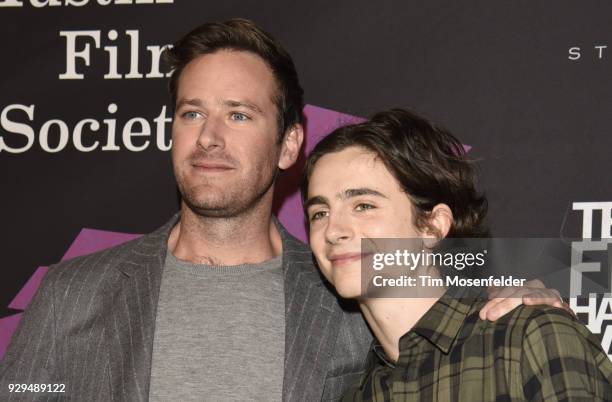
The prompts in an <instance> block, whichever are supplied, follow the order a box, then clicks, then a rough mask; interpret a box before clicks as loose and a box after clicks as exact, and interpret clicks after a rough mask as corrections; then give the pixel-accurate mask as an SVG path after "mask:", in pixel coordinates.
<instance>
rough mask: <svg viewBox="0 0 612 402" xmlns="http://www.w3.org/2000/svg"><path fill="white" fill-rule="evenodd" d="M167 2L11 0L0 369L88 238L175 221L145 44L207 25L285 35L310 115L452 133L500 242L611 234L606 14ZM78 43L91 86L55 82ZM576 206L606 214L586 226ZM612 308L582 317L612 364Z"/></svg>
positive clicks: (611, 61)
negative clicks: (14, 334) (317, 110)
mask: <svg viewBox="0 0 612 402" xmlns="http://www.w3.org/2000/svg"><path fill="white" fill-rule="evenodd" d="M169 1H171V0H167V1H166V2H161V1H158V2H157V3H158V4H155V3H154V1H153V0H150V1H149V2H150V3H153V4H115V3H132V2H131V1H130V0H123V1H122V0H114V1H112V0H110V1H109V0H73V1H72V2H71V1H70V0H46V1H42V0H0V43H1V44H2V48H1V54H2V56H1V60H2V62H1V63H0V82H1V86H0V112H1V113H2V116H1V117H2V121H1V123H2V124H1V125H0V180H1V181H0V183H1V190H0V213H1V214H2V215H1V221H0V222H1V224H2V230H1V236H2V238H1V242H0V244H1V250H2V270H1V271H0V319H1V320H0V341H2V342H4V343H1V342H0V354H1V353H3V348H4V347H5V343H6V339H7V337H8V336H9V335H10V332H11V331H12V328H13V327H14V324H15V323H16V319H18V317H19V316H18V313H19V310H20V309H19V308H9V307H8V306H9V304H11V302H12V301H13V302H14V298H15V297H16V295H18V293H19V291H20V290H21V289H22V288H23V287H24V285H25V284H26V283H27V281H28V280H29V279H30V277H31V276H32V274H33V273H34V272H35V271H36V270H37V268H38V267H39V266H48V265H50V264H52V263H54V262H57V261H59V260H60V259H62V257H63V256H64V254H65V253H66V250H67V249H68V248H69V246H70V245H71V244H72V242H73V240H74V239H75V237H76V236H77V235H78V234H79V233H80V232H81V229H83V228H94V229H99V230H104V231H113V232H124V233H146V232H149V231H151V230H153V229H155V228H156V227H157V226H159V225H160V224H161V223H163V222H164V221H165V220H166V219H167V218H168V217H169V216H170V215H171V214H173V213H174V212H175V211H176V210H177V207H178V201H177V194H176V190H175V185H174V181H173V177H172V172H171V165H170V158H169V153H168V152H167V151H166V150H164V149H165V148H166V147H167V145H168V141H169V136H170V124H169V123H166V124H163V123H162V124H158V123H156V122H155V121H154V119H156V118H158V121H159V120H160V119H162V118H164V117H165V116H164V115H163V113H162V112H163V111H164V110H165V114H166V115H167V116H168V117H170V111H169V109H168V108H167V103H168V96H167V93H166V80H165V79H164V78H156V77H155V76H156V75H162V74H157V73H156V68H155V67H156V63H154V62H153V63H152V61H151V58H152V55H153V54H154V53H155V48H152V49H151V50H149V49H147V46H153V47H155V46H163V45H165V44H168V43H171V42H173V41H174V40H176V39H177V38H178V37H179V36H181V35H182V34H183V33H185V32H186V31H188V30H190V29H191V28H193V27H195V26H196V25H199V24H200V23H202V22H205V21H216V20H224V19H227V18H230V17H234V16H242V17H246V18H250V19H253V20H254V21H255V22H256V23H258V24H259V25H261V26H262V27H264V28H265V29H266V30H268V31H269V32H271V33H272V34H273V35H275V36H276V37H277V38H279V39H280V40H281V42H282V43H283V44H284V45H285V47H286V48H287V49H288V50H289V51H290V53H291V54H292V55H293V57H294V61H295V63H296V65H297V68H298V71H299V73H300V77H301V81H302V84H303V87H304V88H305V90H306V101H307V103H308V104H310V105H315V106H318V107H322V108H326V109H330V110H334V111H338V112H341V113H345V114H349V115H354V116H367V115H369V114H371V113H372V112H374V111H376V110H380V109H383V108H387V107H391V106H408V107H412V108H414V109H416V110H418V111H420V112H422V113H424V114H426V115H427V116H429V117H431V118H432V119H433V120H435V121H438V122H440V123H442V124H444V125H445V126H447V127H449V128H450V129H451V130H452V131H453V132H454V133H455V134H456V135H457V136H458V137H459V138H460V139H461V140H462V141H463V142H464V143H465V144H469V145H470V146H472V150H471V151H470V152H471V155H472V156H473V157H476V158H478V159H479V160H480V161H481V169H482V186H483V188H484V189H485V190H486V193H487V195H488V197H489V201H490V205H491V207H490V220H491V226H492V228H493V233H494V234H495V235H497V236H508V237H537V236H550V237H553V236H559V234H560V233H562V234H563V235H566V236H576V237H580V238H582V237H594V238H600V237H604V238H606V237H607V238H609V237H612V236H611V235H610V227H609V224H610V219H611V218H610V215H611V206H612V204H611V203H612V186H611V180H610V173H609V171H610V167H611V163H610V157H611V156H612V137H611V135H610V128H609V127H610V120H611V116H612V98H611V95H612V79H610V75H611V74H612V25H611V24H610V16H611V15H612V3H610V2H607V1H586V2H575V1H553V0H547V1H533V0H530V1H513V2H502V1H497V2H494V1H490V0H487V1H484V0H482V1H464V2H453V1H428V2H416V1H396V2H372V1H368V0H351V1H333V2H329V1H309V2H291V3H287V2H283V1H266V2H262V1H244V0H241V1H234V0H224V1H218V2H212V1H195V0H193V1H187V0H175V1H174V2H169ZM106 2H110V3H111V4H109V5H101V4H100V3H106ZM19 3H21V4H22V5H21V6H17V5H18V4H19ZM75 3H76V4H82V5H81V6H75V5H71V4H75ZM162 3H165V4H162ZM11 5H13V6H11ZM113 30H114V31H116V39H114V40H113V38H114V36H113V32H111V31H113ZM77 31H82V32H80V33H78V32H77ZM126 31H128V32H126ZM109 32H110V36H109ZM77 35H78V36H77ZM96 35H99V42H98V44H97V46H96V43H95V42H96V41H95V40H94V37H95V36H96ZM136 35H137V36H138V38H137V41H136ZM70 37H76V39H75V50H76V51H81V50H83V49H84V48H85V46H89V52H88V53H89V63H88V64H89V65H86V63H85V60H84V59H82V58H79V57H76V58H75V59H74V60H75V63H76V64H75V72H76V73H77V74H82V75H83V79H60V77H61V76H62V75H66V73H69V70H70V69H69V64H70V60H72V58H71V55H70V51H69V50H70V49H69V47H70V43H69V42H70ZM135 43H137V44H138V49H136V48H135V47H134V44H135ZM608 44H610V46H611V48H610V49H608V48H607V46H608ZM105 47H107V49H106V50H105V49H104V48H105ZM113 47H114V48H116V50H113ZM134 49H135V50H134ZM114 52H116V56H117V57H116V59H117V63H116V69H115V70H116V73H117V74H120V75H124V76H125V75H126V74H128V73H129V72H130V69H131V68H132V69H134V67H135V68H136V70H138V71H133V73H135V74H136V75H138V74H142V75H143V76H144V77H143V78H125V77H124V78H121V79H105V78H104V75H105V74H106V75H113V74H109V73H111V72H112V71H111V70H113V69H114V68H113V61H112V57H110V56H109V55H111V54H113V53H114ZM135 55H137V56H138V63H135V61H134V56H135ZM131 59H132V60H131ZM132 64H134V65H132ZM162 71H164V70H162ZM146 74H149V75H152V76H153V77H148V78H147V77H146V76H145V75H146ZM114 75H116V74H114ZM110 104H114V105H116V109H117V110H116V112H114V113H111V112H109V105H110ZM164 107H166V109H164ZM111 109H113V107H112V106H111ZM160 115H161V117H158V116H160ZM137 117H140V118H144V119H145V120H146V121H147V122H148V123H146V124H145V125H150V132H151V134H150V136H149V137H146V138H145V137H144V136H140V137H138V136H134V137H132V142H133V144H134V146H139V145H144V144H145V141H149V145H148V146H147V147H146V149H144V150H143V151H130V150H129V149H127V148H126V146H125V144H124V141H123V138H122V130H123V127H124V126H125V125H126V123H127V122H128V120H130V119H134V118H137ZM86 118H91V119H93V120H95V121H97V122H98V123H99V125H100V127H99V129H98V130H97V131H93V130H92V128H93V127H92V126H91V125H89V126H87V125H86V126H85V129H84V130H83V135H82V138H83V146H86V147H89V146H93V145H94V143H95V141H98V142H99V144H98V146H97V149H94V150H92V151H89V152H83V151H79V150H78V149H77V148H76V147H75V145H74V142H73V136H72V134H73V132H74V127H75V125H76V124H77V123H78V122H79V121H81V120H83V119H86ZM52 119H56V120H60V121H61V122H57V121H55V122H51V123H48V124H47V125H46V126H48V127H47V128H49V127H50V128H49V130H46V128H45V122H47V121H49V120H52ZM103 120H115V121H116V122H115V124H116V127H117V129H116V131H117V132H116V139H115V140H116V141H115V142H116V145H117V147H119V148H120V149H119V150H115V151H111V150H105V149H104V146H105V144H106V143H107V128H108V125H109V124H113V123H112V122H109V123H108V124H107V123H104V122H103ZM90 123H91V122H90ZM142 123H143V122H142V121H141V120H138V121H135V122H132V123H131V124H132V131H133V132H137V131H142V130H145V131H146V129H145V128H143V127H142ZM19 124H20V125H19ZM24 124H26V125H27V126H24ZM88 124H89V123H88ZM93 124H95V123H93ZM62 125H65V126H66V129H67V137H66V138H67V140H68V141H67V143H66V146H65V147H63V149H61V150H59V151H58V152H47V151H45V150H44V148H43V146H41V141H42V143H46V142H48V144H47V145H48V147H49V148H51V149H54V148H62V147H59V145H61V143H60V138H61V134H60V131H61V130H60V127H61V126H62ZM159 127H161V128H162V129H164V130H165V132H164V133H162V134H163V135H161V136H159V135H158V132H157V130H158V128H159ZM41 129H42V130H41ZM28 130H31V134H30V135H31V137H32V138H31V139H32V140H33V143H32V144H31V146H28V140H29V138H28V134H24V133H26V132H28ZM44 131H48V136H47V135H44V134H43V133H42V132H44ZM19 133H21V134H19ZM45 137H48V140H45ZM158 141H159V142H161V144H160V145H159V146H158V144H157V142H158ZM26 148H27V149H26ZM107 148H112V147H108V146H107ZM160 148H161V149H160ZM19 149H21V150H22V151H20V152H16V151H17V150H19ZM577 202H587V203H596V204H592V205H591V207H592V208H593V209H594V213H592V214H591V219H589V216H587V215H589V214H583V212H582V211H581V210H580V208H582V207H580V206H579V205H574V203H577ZM295 219H296V221H299V218H295ZM589 223H592V225H591V229H592V230H591V231H589V230H587V229H588V226H589ZM602 234H603V236H602ZM604 265H605V264H604ZM602 269H603V268H602ZM608 276H610V275H608ZM22 296H23V295H22ZM611 302H612V301H611V299H610V298H607V299H603V301H600V302H599V303H598V305H597V306H595V305H594V304H593V305H589V307H588V308H586V307H585V308H584V311H585V312H586V311H591V317H590V319H589V318H588V317H587V315H586V314H585V315H583V316H581V317H582V318H584V319H585V320H587V319H589V321H588V322H589V324H590V329H591V330H592V331H594V332H596V333H599V334H600V336H602V337H603V343H604V347H605V348H606V349H607V352H608V353H609V354H612V349H610V344H611V343H612V326H608V325H607V323H608V322H612V312H611V311H610V303H611ZM13 307H15V305H13ZM2 317H4V319H2ZM11 317H12V318H11ZM608 327H609V328H608ZM606 328H608V329H607V332H606Z"/></svg>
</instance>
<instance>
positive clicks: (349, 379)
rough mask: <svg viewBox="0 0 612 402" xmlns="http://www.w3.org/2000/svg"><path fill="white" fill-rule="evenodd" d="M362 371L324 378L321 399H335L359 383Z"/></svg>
mask: <svg viewBox="0 0 612 402" xmlns="http://www.w3.org/2000/svg"><path fill="white" fill-rule="evenodd" d="M362 375H363V372H362V371H359V372H356V373H346V374H341V375H337V376H335V377H328V378H326V379H325V386H324V388H323V397H322V398H321V400H322V401H337V400H339V399H340V398H342V396H343V395H344V394H345V393H346V392H347V391H348V390H349V389H351V388H353V387H355V386H357V385H358V384H359V380H360V379H361V376H362Z"/></svg>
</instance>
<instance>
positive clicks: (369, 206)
mask: <svg viewBox="0 0 612 402" xmlns="http://www.w3.org/2000/svg"><path fill="white" fill-rule="evenodd" d="M374 208H376V207H375V206H374V205H372V204H366V203H365V202H362V203H361V204H357V206H356V207H355V210H356V211H366V210H368V209H374Z"/></svg>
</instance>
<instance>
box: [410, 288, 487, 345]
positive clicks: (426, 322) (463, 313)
mask: <svg viewBox="0 0 612 402" xmlns="http://www.w3.org/2000/svg"><path fill="white" fill-rule="evenodd" d="M479 297H483V295H482V290H480V289H471V288H467V287H463V288H459V287H450V288H449V289H447V291H446V292H445V293H444V295H442V297H440V299H438V301H436V302H435V303H434V305H433V306H431V308H430V309H429V310H427V312H426V313H425V315H423V317H421V319H420V320H419V321H418V322H417V323H416V324H415V326H414V327H413V328H412V329H411V330H410V331H408V332H407V333H406V334H404V335H403V336H402V337H401V338H400V341H399V348H400V354H401V353H402V350H404V349H405V348H406V347H410V346H412V345H409V344H410V343H412V342H410V339H409V338H410V337H409V336H408V335H409V334H410V333H411V332H415V333H417V334H419V335H421V336H422V337H423V338H426V339H427V340H429V341H430V342H431V343H432V344H433V345H435V346H436V347H437V348H438V349H440V350H441V351H442V352H444V353H448V352H449V350H450V349H451V347H452V346H453V344H454V342H455V340H456V339H457V335H458V334H459V331H460V330H461V328H462V327H463V323H464V322H465V319H466V318H467V316H468V314H469V313H470V310H471V308H472V305H473V304H474V301H475V300H477V299H478V298H479Z"/></svg>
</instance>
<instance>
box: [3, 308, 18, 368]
mask: <svg viewBox="0 0 612 402" xmlns="http://www.w3.org/2000/svg"><path fill="white" fill-rule="evenodd" d="M21 314H22V313H19V314H13V315H9V316H8V317H2V318H0V360H2V358H3V357H4V353H5V352H6V348H8V345H9V342H10V341H11V337H12V336H13V332H15V330H16V329H17V324H19V320H20V319H21Z"/></svg>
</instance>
